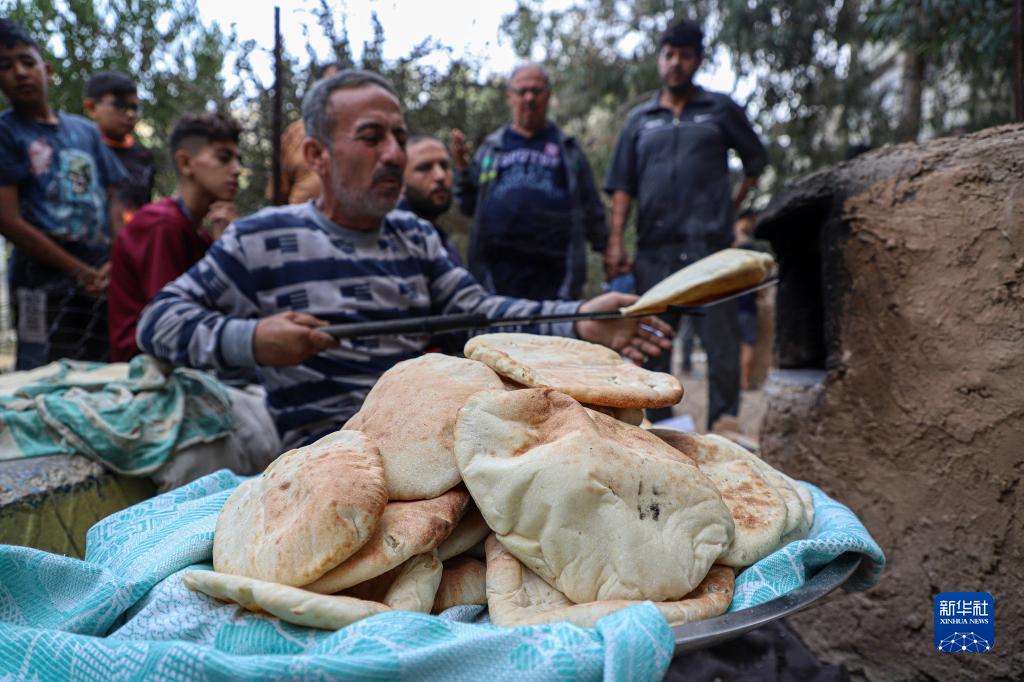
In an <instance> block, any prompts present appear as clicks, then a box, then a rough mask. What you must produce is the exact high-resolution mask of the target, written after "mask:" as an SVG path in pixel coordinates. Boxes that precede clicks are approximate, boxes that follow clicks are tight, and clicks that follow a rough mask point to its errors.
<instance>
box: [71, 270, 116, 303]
mask: <svg viewBox="0 0 1024 682" xmlns="http://www.w3.org/2000/svg"><path fill="white" fill-rule="evenodd" d="M72 274H73V276H74V278H75V281H77V282H78V284H79V286H81V287H82V290H83V291H85V293H87V294H92V295H93V296H98V295H100V294H102V293H103V292H104V291H106V289H107V285H108V284H109V283H110V261H107V262H106V263H104V264H103V265H102V266H100V267H99V268H93V267H89V266H88V265H86V264H85V263H81V264H80V265H79V267H77V268H76V269H75V270H74V271H73V273H72Z"/></svg>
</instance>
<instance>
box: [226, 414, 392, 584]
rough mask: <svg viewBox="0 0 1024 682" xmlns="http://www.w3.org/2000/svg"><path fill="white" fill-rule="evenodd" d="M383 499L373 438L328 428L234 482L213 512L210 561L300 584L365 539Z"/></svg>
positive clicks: (229, 570)
mask: <svg viewBox="0 0 1024 682" xmlns="http://www.w3.org/2000/svg"><path fill="white" fill-rule="evenodd" d="M387 499H388V498H387V489H386V488H385V486H384V467H383V466H382V465H381V460H380V453H379V452H378V450H377V446H376V445H374V444H373V443H372V442H370V440H369V439H368V438H367V437H366V436H364V435H363V434H361V433H359V432H358V431H338V432H336V433H332V434H330V435H329V436H325V437H323V438H321V439H320V440H318V441H317V442H315V443H312V444H311V445H307V446H305V447H301V448H298V449H295V450H289V451H288V452H286V453H284V454H283V455H281V456H280V457H278V458H277V459H276V460H274V461H273V462H271V464H270V466H268V467H267V470H266V471H264V472H263V474H261V475H260V476H259V477H257V478H254V479H251V480H249V481H246V482H245V483H243V484H242V485H240V486H239V487H238V488H237V489H235V491H234V493H232V494H231V497H229V498H228V500H227V502H226V503H225V504H224V507H223V508H222V509H221V512H220V515H219V516H218V517H217V528H216V531H215V533H214V536H213V567H214V569H215V570H217V571H218V572H220V573H231V574H234V575H244V576H248V577H250V578H257V579H259V580H266V581H269V582H274V583H280V584H282V585H305V584H306V583H309V582H312V581H313V580H316V579H317V578H319V577H320V576H321V575H323V574H324V573H326V572H327V571H328V570H330V569H331V568H334V567H335V566H337V565H338V564H340V563H341V562H343V561H344V560H346V559H348V558H349V557H350V556H352V555H353V554H354V553H355V552H356V551H357V550H358V549H359V548H360V547H362V546H363V544H364V543H365V542H366V541H367V540H368V539H369V538H370V536H371V535H372V534H373V531H374V529H375V528H376V527H377V521H378V520H379V519H380V517H381V514H382V513H383V511H384V505H385V504H387Z"/></svg>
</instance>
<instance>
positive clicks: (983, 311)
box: [758, 125, 1024, 680]
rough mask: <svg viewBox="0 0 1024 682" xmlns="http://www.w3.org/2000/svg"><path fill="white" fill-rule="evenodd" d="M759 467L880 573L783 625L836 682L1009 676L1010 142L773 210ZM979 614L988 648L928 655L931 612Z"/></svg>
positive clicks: (1020, 549)
mask: <svg viewBox="0 0 1024 682" xmlns="http://www.w3.org/2000/svg"><path fill="white" fill-rule="evenodd" d="M758 236H759V237H763V238H767V239H769V240H770V241H771V242H772V244H773V247H774V248H775V250H776V252H777V253H778V254H779V260H780V271H781V278H782V281H781V283H780V287H779V292H778V300H777V311H778V312H777V320H776V323H777V330H778V331H777V342H776V350H777V354H778V362H779V367H780V370H778V371H776V372H774V373H773V375H772V377H771V378H770V380H769V382H768V385H767V387H766V390H767V391H768V393H769V396H770V397H769V405H768V412H767V415H766V417H765V422H764V425H763V428H762V441H761V446H762V451H763V455H764V457H765V459H767V460H768V461H770V462H772V463H774V464H778V465H781V467H782V468H783V469H784V470H785V471H787V472H790V473H792V474H795V475H796V476H798V477H800V478H803V479H804V480H807V481H811V482H814V483H816V484H818V485H819V486H821V487H822V488H823V489H824V490H825V491H826V492H828V493H829V494H830V495H833V496H834V497H836V498H837V499H839V500H841V501H843V502H844V503H846V504H847V505H849V506H850V507H851V508H852V509H853V510H854V511H855V512H856V513H857V514H858V515H859V516H860V518H861V519H862V520H863V521H864V523H865V524H866V525H867V527H868V529H869V530H870V531H871V532H872V534H873V535H874V537H875V538H876V540H878V542H879V544H881V545H882V547H883V549H884V550H885V552H886V555H887V558H888V566H887V568H886V571H885V573H884V574H883V577H882V581H881V583H880V584H879V585H878V586H877V587H875V588H874V589H873V590H871V591H869V592H867V593H864V594H858V595H842V596H839V597H836V598H834V599H832V600H831V601H830V602H829V603H827V604H825V605H824V606H822V607H820V608H814V609H811V610H810V611H808V612H805V613H803V614H800V615H798V616H797V617H795V618H794V619H793V622H794V625H795V626H796V627H797V629H798V630H799V631H800V633H801V634H802V636H803V637H804V638H805V639H806V640H807V641H808V643H809V644H810V645H811V646H812V647H813V648H814V649H815V650H816V652H817V653H818V654H819V655H821V656H822V657H823V658H824V659H826V660H829V661H832V662H842V663H845V664H846V665H847V667H848V669H849V670H850V672H851V673H852V674H853V676H854V677H855V678H867V679H871V680H903V679H943V680H948V679H1019V678H1018V677H1017V675H1019V674H1021V671H1022V670H1024V652H1022V648H1021V646H1020V644H1021V642H1024V616H1022V615H1021V610H1022V608H1024V562H1022V553H1024V508H1022V495H1021V485H1020V480H1021V477H1022V476H1024V126H1020V125H1017V126H1004V127H1001V128H994V129H989V130H987V131H983V132H981V133H977V134H974V135H970V136H962V137H958V138H944V139H939V140H935V141H932V142H929V143H927V144H923V145H901V146H896V147H885V148H883V149H880V150H877V151H875V152H872V153H869V154H866V155H863V156H860V157H858V158H856V159H854V160H853V161H850V162H846V163H843V164H840V165H838V166H836V167H834V168H831V169H828V170H826V171H823V172H820V173H817V174H814V175H811V176H808V177H806V178H803V179H802V180H800V181H799V182H797V183H796V184H795V185H794V186H793V187H791V188H789V189H787V190H786V191H785V192H784V193H782V194H780V195H779V196H777V197H776V199H775V200H774V201H773V202H772V204H771V206H769V208H768V210H767V211H766V212H765V214H764V215H763V218H762V220H761V222H760V223H759V226H758ZM945 591H987V592H991V593H992V594H993V595H994V597H995V614H996V621H995V622H996V642H995V648H994V650H993V651H992V652H990V653H987V654H978V655H970V656H968V655H951V654H943V653H939V652H937V651H936V650H935V648H934V647H933V644H932V622H933V620H932V600H933V597H934V596H935V595H936V594H937V593H939V592H945Z"/></svg>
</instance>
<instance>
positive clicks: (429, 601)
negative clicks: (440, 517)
mask: <svg viewBox="0 0 1024 682" xmlns="http://www.w3.org/2000/svg"><path fill="white" fill-rule="evenodd" d="M441 571H442V565H441V561H440V560H439V559H438V558H437V553H436V552H434V551H430V552H427V553H426V554H419V555H417V556H414V557H413V558H412V559H409V560H408V561H406V562H405V564H403V565H402V569H401V570H400V571H399V572H398V575H397V576H396V577H395V581H394V582H393V583H392V584H391V587H389V588H388V591H387V594H385V595H384V603H385V604H386V605H387V606H389V607H391V608H392V609H395V610H396V611H416V612H418V613H430V607H431V606H433V605H434V596H435V595H436V594H437V587H438V585H440V583H441Z"/></svg>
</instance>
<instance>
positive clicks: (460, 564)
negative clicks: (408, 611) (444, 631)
mask: <svg viewBox="0 0 1024 682" xmlns="http://www.w3.org/2000/svg"><path fill="white" fill-rule="evenodd" d="M486 577H487V569H486V567H485V566H484V562H482V561H480V560H478V559H474V558H472V557H468V556H466V555H462V556H458V557H455V558H454V559H452V560H450V561H446V562H445V564H444V573H443V574H442V576H441V585H440V586H439V587H438V588H437V596H436V597H435V598H434V608H433V610H432V611H431V612H432V613H441V612H442V611H444V610H445V609H450V608H451V607H453V606H459V605H461V604H486V603H487V590H486V589H485V584H486Z"/></svg>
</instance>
